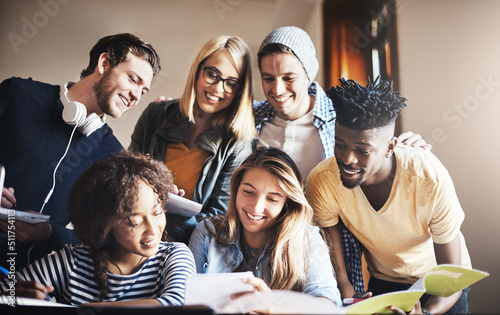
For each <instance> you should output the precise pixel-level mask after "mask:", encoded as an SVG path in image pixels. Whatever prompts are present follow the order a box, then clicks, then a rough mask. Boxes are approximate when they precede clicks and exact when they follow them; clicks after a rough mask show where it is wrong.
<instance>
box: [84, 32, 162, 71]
mask: <svg viewBox="0 0 500 315" xmlns="http://www.w3.org/2000/svg"><path fill="white" fill-rule="evenodd" d="M102 53H107V54H108V57H109V63H110V66H111V68H114V67H116V66H117V65H118V64H119V63H121V62H124V61H126V60H127V57H128V54H129V53H131V54H133V55H135V56H137V57H139V58H142V59H144V60H146V61H147V62H149V64H150V65H151V68H153V75H157V74H158V73H159V72H160V70H161V66H160V57H159V56H158V54H157V53H156V50H155V49H154V48H153V46H152V45H151V44H149V43H146V42H145V41H143V40H142V39H140V38H138V37H137V36H134V35H132V34H129V33H122V34H116V35H109V36H106V37H103V38H101V39H99V41H98V42H97V43H96V44H95V45H94V47H92V49H91V50H90V53H89V57H90V60H89V65H88V66H87V68H85V69H83V70H82V72H81V74H80V79H83V78H84V77H86V76H88V75H91V74H92V73H93V72H94V70H95V68H96V66H97V63H98V61H99V56H101V54H102Z"/></svg>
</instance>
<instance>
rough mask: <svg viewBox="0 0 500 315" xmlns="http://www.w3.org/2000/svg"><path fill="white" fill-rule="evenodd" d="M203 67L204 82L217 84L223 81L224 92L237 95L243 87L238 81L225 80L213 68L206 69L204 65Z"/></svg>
mask: <svg viewBox="0 0 500 315" xmlns="http://www.w3.org/2000/svg"><path fill="white" fill-rule="evenodd" d="M202 67H203V80H205V82H207V83H208V84H216V83H218V82H219V81H222V87H223V88H224V91H226V93H229V94H234V93H237V92H238V91H239V90H240V89H241V87H242V85H241V83H240V82H239V81H238V80H236V79H223V78H222V77H221V76H220V74H219V71H217V69H215V68H212V67H206V66H204V65H202Z"/></svg>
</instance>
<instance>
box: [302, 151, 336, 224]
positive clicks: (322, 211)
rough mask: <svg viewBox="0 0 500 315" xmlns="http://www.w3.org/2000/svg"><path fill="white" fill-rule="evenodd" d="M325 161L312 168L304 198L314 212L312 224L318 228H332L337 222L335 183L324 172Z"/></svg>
mask: <svg viewBox="0 0 500 315" xmlns="http://www.w3.org/2000/svg"><path fill="white" fill-rule="evenodd" d="M326 161H328V160H326ZM326 161H323V162H322V163H320V164H319V166H317V167H316V168H314V169H313V170H312V171H311V173H310V174H309V176H308V177H307V181H306V197H307V200H308V201H309V203H310V205H311V207H312V208H313V210H314V223H315V224H316V225H318V226H320V227H330V226H334V225H336V224H337V223H338V222H339V213H338V210H337V209H338V208H339V205H338V203H337V201H336V198H335V196H334V188H335V183H333V182H332V179H333V178H332V177H331V176H329V175H330V172H329V171H328V172H327V171H324V168H325V167H324V166H325V165H326V164H325V162H326Z"/></svg>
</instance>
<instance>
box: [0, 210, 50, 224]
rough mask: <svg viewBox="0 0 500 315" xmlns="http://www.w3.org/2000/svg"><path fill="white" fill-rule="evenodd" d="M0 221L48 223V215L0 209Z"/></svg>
mask: <svg viewBox="0 0 500 315" xmlns="http://www.w3.org/2000/svg"><path fill="white" fill-rule="evenodd" d="M0 219H2V220H14V219H15V220H19V221H23V222H26V223H30V224H36V223H42V222H49V220H50V215H45V214H41V213H31V212H26V211H20V210H13V209H5V208H1V207H0Z"/></svg>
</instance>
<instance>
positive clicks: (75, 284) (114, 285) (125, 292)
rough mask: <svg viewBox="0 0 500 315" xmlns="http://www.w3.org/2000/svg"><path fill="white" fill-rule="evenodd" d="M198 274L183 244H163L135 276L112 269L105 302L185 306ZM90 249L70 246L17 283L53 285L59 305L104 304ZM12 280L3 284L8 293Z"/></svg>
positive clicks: (19, 275) (22, 274)
mask: <svg viewBox="0 0 500 315" xmlns="http://www.w3.org/2000/svg"><path fill="white" fill-rule="evenodd" d="M195 273H196V267H195V263H194V258H193V254H192V253H191V250H190V249H189V248H188V247H187V246H186V245H185V244H183V243H173V242H161V243H160V246H159V250H158V253H156V254H155V255H154V256H151V257H149V258H148V259H147V260H146V262H145V263H144V264H143V265H142V267H141V268H140V270H138V271H137V272H135V273H134V274H131V275H116V274H114V273H112V272H110V271H109V270H108V292H107V293H106V296H105V297H104V299H103V300H102V301H103V302H115V301H127V300H136V299H157V300H158V301H160V302H161V303H162V304H163V305H164V306H176V305H182V304H184V295H185V285H186V277H187V276H188V275H192V274H195ZM93 274H94V265H93V261H92V258H91V256H90V248H89V247H88V246H86V245H71V244H67V245H66V246H65V247H64V248H63V249H61V250H59V251H57V252H53V253H52V254H50V255H48V256H46V257H43V258H41V259H39V260H37V261H35V262H34V263H32V264H31V265H29V266H28V267H26V268H24V269H22V270H20V271H18V272H16V279H17V280H26V281H37V282H40V283H42V284H44V285H46V286H49V285H50V286H53V287H54V292H52V293H51V295H53V296H54V297H55V298H56V300H57V302H59V303H64V304H70V305H80V304H84V303H90V302H99V301H100V291H99V288H98V286H97V284H96V282H95V281H94V279H93ZM8 282H9V281H8V279H7V278H5V279H4V280H3V281H2V282H0V286H1V289H2V291H7V288H8V287H9V286H8Z"/></svg>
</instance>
